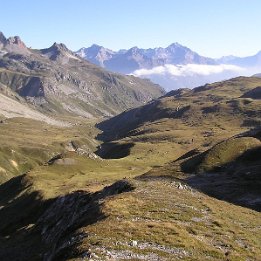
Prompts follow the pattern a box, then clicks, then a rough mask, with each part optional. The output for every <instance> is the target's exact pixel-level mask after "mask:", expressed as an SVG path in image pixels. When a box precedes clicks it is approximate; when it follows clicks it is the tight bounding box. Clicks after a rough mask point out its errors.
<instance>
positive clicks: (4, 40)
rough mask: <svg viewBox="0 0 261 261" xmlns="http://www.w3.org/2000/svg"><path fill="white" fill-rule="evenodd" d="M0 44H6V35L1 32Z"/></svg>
mask: <svg viewBox="0 0 261 261" xmlns="http://www.w3.org/2000/svg"><path fill="white" fill-rule="evenodd" d="M0 44H6V37H5V36H4V34H3V33H2V32H0Z"/></svg>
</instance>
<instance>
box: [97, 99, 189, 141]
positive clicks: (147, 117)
mask: <svg viewBox="0 0 261 261" xmlns="http://www.w3.org/2000/svg"><path fill="white" fill-rule="evenodd" d="M161 106H162V104H161V102H160V100H155V101H153V102H151V103H148V104H146V105H144V106H142V107H138V108H134V109H131V110H129V111H125V112H123V113H121V114H119V115H117V116H115V117H113V118H109V119H107V120H105V121H102V122H100V123H98V124H96V127H97V128H98V129H99V130H101V131H102V133H100V134H98V135H97V137H96V139H98V140H100V141H103V142H109V141H114V140H118V139H121V138H125V137H126V136H129V135H131V133H132V132H133V131H134V130H135V129H136V128H138V127H140V126H142V125H143V124H145V123H153V122H155V121H157V120H160V119H163V118H166V119H178V118H182V117H183V116H184V114H185V113H187V112H188V111H189V110H190V108H191V106H190V105H188V106H184V107H182V108H178V107H173V108H168V107H166V108H162V107H161Z"/></svg>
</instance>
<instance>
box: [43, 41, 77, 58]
mask: <svg viewBox="0 0 261 261" xmlns="http://www.w3.org/2000/svg"><path fill="white" fill-rule="evenodd" d="M40 51H41V53H42V54H43V55H45V56H47V57H48V58H49V59H51V60H54V61H58V60H60V62H62V63H67V62H68V61H69V59H77V60H78V59H79V57H77V55H76V54H75V53H74V52H72V51H71V50H70V49H68V48H67V46H66V45H65V44H63V43H56V42H55V43H54V44H53V45H52V46H51V47H49V48H47V49H42V50H40Z"/></svg>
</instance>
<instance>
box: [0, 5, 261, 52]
mask: <svg viewBox="0 0 261 261" xmlns="http://www.w3.org/2000/svg"><path fill="white" fill-rule="evenodd" d="M0 6H1V16H0V31H2V32H3V33H4V34H5V35H6V36H8V37H9V36H12V35H19V36H21V38H22V40H23V41H24V42H25V43H26V44H27V45H28V46H29V47H33V48H44V47H48V46H50V45H51V44H52V43H53V42H55V41H56V42H63V43H65V44H66V45H67V46H68V47H69V48H70V49H72V50H78V49H79V48H80V47H83V46H85V47H88V46H90V45H91V44H93V43H96V44H100V45H103V46H105V47H108V48H111V49H113V50H118V49H120V48H130V47H133V46H138V47H142V48H149V47H158V46H162V47H166V46H168V45H169V44H171V43H173V42H179V43H180V44H182V45H185V46H187V47H189V48H191V49H192V50H195V51H197V52H198V53H200V54H202V55H206V56H210V57H219V56H222V55H229V54H234V55H239V56H246V55H251V54H255V53H256V52H258V51H259V50H261V34H260V29H261V19H260V12H261V0H177V1H176V0H42V1H40V0H8V1H6V0H5V1H4V0H0Z"/></svg>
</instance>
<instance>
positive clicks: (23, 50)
mask: <svg viewBox="0 0 261 261" xmlns="http://www.w3.org/2000/svg"><path fill="white" fill-rule="evenodd" d="M1 43H2V47H3V48H4V49H5V50H6V51H7V52H10V53H19V54H23V55H26V54H29V53H30V51H29V50H28V49H27V47H26V45H25V43H24V42H23V41H22V40H21V38H20V37H19V36H12V37H9V38H8V39H6V38H5V36H4V35H3V33H1V34H0V44H1Z"/></svg>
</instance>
